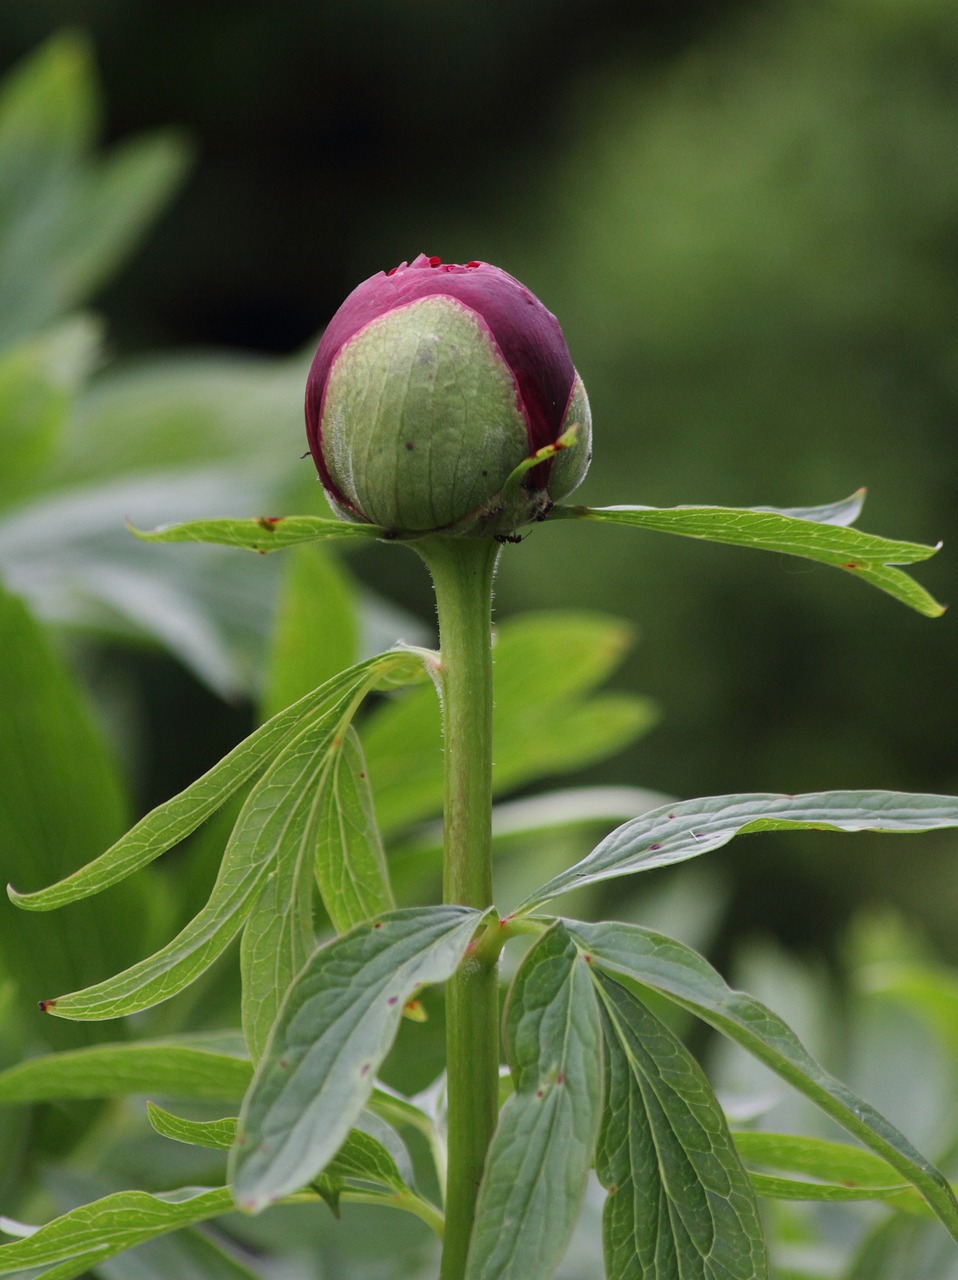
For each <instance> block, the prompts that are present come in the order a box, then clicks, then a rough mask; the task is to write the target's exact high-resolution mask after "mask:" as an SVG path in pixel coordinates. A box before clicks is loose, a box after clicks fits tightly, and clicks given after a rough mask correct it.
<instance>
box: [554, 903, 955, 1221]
mask: <svg viewBox="0 0 958 1280" xmlns="http://www.w3.org/2000/svg"><path fill="white" fill-rule="evenodd" d="M566 925H567V927H568V929H569V932H570V933H571V934H572V936H573V938H574V939H575V941H576V943H577V944H578V945H579V946H580V947H581V948H582V949H583V950H584V951H585V952H586V953H587V955H588V957H590V958H591V962H592V963H594V964H596V965H598V966H599V967H600V968H601V969H603V970H605V971H606V972H608V973H610V974H612V975H613V976H614V977H617V978H619V979H620V980H621V981H623V982H624V983H625V985H626V986H629V985H630V983H633V982H634V983H638V984H639V987H640V991H639V994H640V997H641V995H642V993H643V992H644V991H645V990H646V989H648V988H652V990H654V991H660V992H661V993H662V994H663V995H664V996H667V997H668V999H670V1000H672V1001H674V1002H675V1003H676V1004H678V1005H679V1006H681V1007H682V1008H683V1009H687V1010H689V1012H691V1013H694V1014H696V1015H697V1016H698V1017H700V1018H702V1019H703V1020H704V1021H705V1022H708V1023H709V1024H710V1025H711V1026H713V1027H715V1028H716V1029H717V1030H718V1031H721V1032H722V1033H723V1035H726V1036H728V1037H729V1039H731V1040H734V1041H736V1042H737V1043H738V1044H740V1045H741V1046H742V1047H743V1048H744V1049H747V1050H748V1052H749V1053H751V1054H753V1055H754V1056H755V1057H756V1058H758V1060H759V1061H760V1062H763V1063H764V1064H765V1065H766V1066H767V1067H770V1068H771V1070H772V1071H774V1072H776V1073H777V1074H778V1075H780V1076H781V1077H782V1078H783V1079H784V1080H786V1081H788V1083H789V1084H791V1085H792V1087H793V1088H795V1089H797V1090H798V1091H799V1092H800V1093H803V1094H805V1096H806V1097H808V1098H810V1099H811V1100H812V1101H813V1102H814V1103H816V1105H817V1106H819V1107H821V1109H822V1110H823V1111H824V1112H825V1113H826V1114H827V1115H829V1116H831V1117H832V1119H833V1120H836V1121H837V1122H838V1124H840V1125H841V1126H842V1127H843V1128H844V1129H846V1130H847V1131H848V1132H849V1133H850V1134H852V1135H853V1136H854V1137H856V1138H858V1140H859V1141H860V1142H862V1143H863V1144H864V1145H865V1146H866V1147H869V1148H870V1149H871V1150H872V1151H874V1152H875V1153H876V1154H877V1155H879V1156H881V1157H882V1159H884V1160H886V1161H887V1162H888V1163H889V1164H890V1165H891V1166H892V1168H894V1169H896V1170H897V1171H898V1172H899V1173H900V1174H901V1175H902V1177H903V1178H904V1179H905V1180H906V1181H907V1182H909V1183H911V1185H912V1186H914V1187H915V1188H916V1189H917V1190H918V1191H919V1192H920V1194H921V1195H922V1196H923V1197H924V1199H925V1200H926V1201H927V1203H928V1204H929V1206H930V1207H931V1209H932V1210H933V1211H934V1213H935V1214H936V1215H937V1216H938V1217H939V1218H940V1219H941V1221H942V1222H943V1223H944V1224H945V1226H946V1227H947V1228H948V1230H949V1231H950V1232H951V1233H952V1235H953V1236H955V1238H956V1239H958V1203H956V1201H955V1196H954V1194H953V1192H952V1190H951V1187H950V1186H949V1185H948V1182H947V1180H946V1179H945V1178H944V1177H943V1175H942V1174H941V1173H940V1172H939V1171H938V1170H937V1169H936V1168H935V1167H934V1166H933V1165H932V1164H931V1163H930V1162H929V1161H928V1160H926V1159H925V1157H924V1156H923V1155H921V1154H920V1152H918V1151H916V1150H915V1148H914V1147H913V1146H912V1145H911V1143H910V1142H909V1141H908V1139H907V1138H906V1137H904V1135H903V1134H901V1133H899V1131H898V1130H897V1129H896V1128H895V1127H894V1125H892V1124H890V1123H889V1122H888V1121H887V1120H886V1119H885V1118H884V1116H882V1115H880V1114H879V1113H878V1112H877V1111H876V1110H875V1109H874V1107H871V1106H869V1104H868V1103H867V1102H864V1101H863V1100H862V1099H861V1098H859V1097H858V1096H857V1095H856V1094H855V1093H853V1092H852V1090H851V1089H848V1088H847V1087H846V1086H845V1085H843V1084H840V1083H839V1082H838V1081H837V1080H835V1079H834V1078H833V1077H832V1076H830V1075H829V1074H828V1072H827V1071H825V1069H824V1068H823V1067H821V1066H820V1065H819V1063H817V1062H816V1061H815V1059H814V1058H813V1057H812V1056H811V1055H810V1054H809V1053H808V1051H807V1050H806V1049H805V1047H804V1045H802V1043H801V1041H800V1040H799V1039H798V1037H797V1036H796V1035H795V1033H794V1032H793V1031H792V1030H791V1028H790V1027H788V1026H786V1024H785V1023H784V1022H783V1021H782V1019H781V1018H779V1017H778V1016H777V1015H776V1014H774V1013H773V1012H772V1011H771V1009H769V1008H767V1007H766V1006H765V1005H763V1004H761V1003H760V1002H759V1001H758V1000H755V999H753V997H752V996H750V995H747V994H746V993H745V992H742V991H733V990H732V989H731V988H730V987H728V986H727V985H726V983H725V981H724V980H723V979H722V977H721V976H720V974H718V973H717V972H716V971H715V970H714V969H713V968H712V966H711V965H710V964H709V963H708V961H707V960H705V959H704V958H703V957H702V956H700V955H698V954H697V952H695V951H693V950H692V949H691V948H690V947H686V946H685V945H684V944H683V943H681V942H677V941H676V940H675V939H674V938H667V937H664V936H663V935H662V934H658V933H654V932H653V931H652V930H650V929H643V928H641V927H639V926H638V925H629V924H618V923H606V924H582V923H580V922H571V921H566Z"/></svg>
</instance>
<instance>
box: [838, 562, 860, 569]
mask: <svg viewBox="0 0 958 1280" xmlns="http://www.w3.org/2000/svg"><path fill="white" fill-rule="evenodd" d="M842 568H843V569H860V568H861V565H860V564H857V563H856V562H855V561H854V560H849V561H848V563H847V564H843V565H842Z"/></svg>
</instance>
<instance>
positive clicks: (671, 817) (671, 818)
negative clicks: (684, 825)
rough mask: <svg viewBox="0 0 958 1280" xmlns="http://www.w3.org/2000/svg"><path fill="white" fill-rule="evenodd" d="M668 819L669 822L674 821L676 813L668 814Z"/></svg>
mask: <svg viewBox="0 0 958 1280" xmlns="http://www.w3.org/2000/svg"><path fill="white" fill-rule="evenodd" d="M668 819H669V822H674V821H675V814H674V813H670V814H669V815H668Z"/></svg>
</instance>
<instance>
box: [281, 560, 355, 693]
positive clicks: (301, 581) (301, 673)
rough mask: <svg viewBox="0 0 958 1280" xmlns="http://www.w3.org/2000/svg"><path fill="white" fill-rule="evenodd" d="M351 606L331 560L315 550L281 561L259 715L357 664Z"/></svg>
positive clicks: (348, 591) (346, 585)
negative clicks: (280, 574) (282, 562)
mask: <svg viewBox="0 0 958 1280" xmlns="http://www.w3.org/2000/svg"><path fill="white" fill-rule="evenodd" d="M357 643H358V637H357V618H356V604H355V601H354V599H353V591H352V589H351V586H350V583H349V581H348V579H347V577H346V575H345V573H344V572H343V570H342V569H341V568H340V567H339V564H338V563H337V561H336V559H335V558H334V557H333V556H332V555H330V554H329V553H327V552H326V551H325V550H324V548H322V547H319V546H316V545H308V544H307V545H305V546H302V547H295V548H293V550H291V551H290V553H289V555H288V556H287V557H286V558H285V562H284V574H283V582H282V586H281V590H280V597H279V604H278V605H277V609H276V616H275V619H274V622H273V629H272V638H271V641H270V649H269V656H268V661H267V673H266V680H265V690H266V691H265V694H264V696H263V711H264V715H274V714H275V713H276V712H277V711H282V709H283V708H284V707H287V706H289V705H290V703H292V702H295V701H296V700H297V699H298V698H301V697H302V696H303V695H304V694H305V693H308V692H309V690H310V689H315V688H316V686H317V685H319V684H322V683H323V682H324V681H326V680H330V679H332V677H333V676H335V675H336V674H337V673H338V672H340V671H342V670H344V668H346V667H349V666H352V664H353V663H354V662H355V661H356V649H357Z"/></svg>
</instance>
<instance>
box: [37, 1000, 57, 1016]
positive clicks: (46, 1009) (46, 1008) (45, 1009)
mask: <svg viewBox="0 0 958 1280" xmlns="http://www.w3.org/2000/svg"><path fill="white" fill-rule="evenodd" d="M56 1003H57V1002H56V1000H55V999H53V1000H41V1001H39V1007H40V1012H41V1013H52V1012H53V1010H54V1008H55V1007H56Z"/></svg>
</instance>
